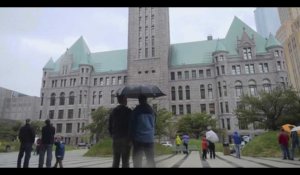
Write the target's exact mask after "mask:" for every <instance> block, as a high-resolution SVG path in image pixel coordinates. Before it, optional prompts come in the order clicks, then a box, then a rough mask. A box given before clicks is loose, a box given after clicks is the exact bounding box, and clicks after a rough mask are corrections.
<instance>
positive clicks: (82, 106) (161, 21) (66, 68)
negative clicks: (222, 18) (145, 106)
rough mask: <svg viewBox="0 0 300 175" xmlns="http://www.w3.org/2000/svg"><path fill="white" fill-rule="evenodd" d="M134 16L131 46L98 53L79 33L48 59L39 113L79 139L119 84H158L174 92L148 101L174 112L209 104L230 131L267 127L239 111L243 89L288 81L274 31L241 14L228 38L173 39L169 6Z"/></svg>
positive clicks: (133, 11)
mask: <svg viewBox="0 0 300 175" xmlns="http://www.w3.org/2000/svg"><path fill="white" fill-rule="evenodd" d="M128 23H129V25H128V27H129V30H128V49H127V50H114V51H107V52H96V53H91V52H90V50H89V48H88V46H87V44H86V43H85V41H84V39H83V37H80V38H79V39H78V40H77V41H76V42H75V43H74V44H73V45H72V46H71V47H70V48H69V49H67V50H66V52H65V53H64V54H63V55H62V56H61V57H60V58H59V59H57V60H56V61H55V62H54V61H53V60H52V59H50V60H49V62H48V63H47V64H46V65H45V67H44V69H43V71H44V73H43V78H42V88H41V113H40V117H41V118H43V119H44V118H51V119H52V121H53V123H54V126H55V127H56V130H57V133H58V134H61V135H63V136H65V141H66V142H67V143H75V144H76V143H78V142H80V141H81V138H82V136H84V134H85V133H84V131H82V130H81V127H83V126H85V125H87V124H88V123H90V122H92V121H91V111H94V110H95V109H97V108H98V107H99V106H104V107H107V108H112V107H115V106H116V105H117V100H116V98H115V92H116V90H117V89H119V88H120V87H122V86H124V85H128V84H155V85H157V86H159V87H160V89H161V90H162V91H163V92H164V93H165V94H167V96H164V97H160V98H156V99H151V100H149V101H151V102H150V103H151V104H152V105H153V107H154V108H167V109H168V110H170V111H172V112H173V114H174V120H176V119H177V118H179V117H180V115H183V114H187V113H195V112H206V113H209V114H212V116H213V117H215V118H216V119H217V121H218V127H220V128H224V129H226V130H227V131H228V133H229V134H230V133H232V132H233V131H234V130H240V132H241V134H258V133H260V132H263V130H262V129H261V128H260V125H259V124H255V125H250V124H248V123H247V122H246V121H238V120H237V118H236V116H235V115H234V113H233V112H234V110H235V109H236V107H237V106H238V105H239V100H240V96H241V94H243V93H248V94H251V95H257V94H258V92H259V91H262V90H264V91H270V90H271V89H272V88H274V87H275V86H278V85H282V84H284V85H286V84H287V83H288V81H287V73H286V70H285V69H286V68H285V61H284V55H283V48H282V46H281V44H280V43H279V42H278V41H277V40H276V38H275V37H274V36H273V35H270V36H269V38H268V39H265V38H264V37H262V36H260V35H259V34H258V33H257V32H255V31H254V30H253V29H251V28H250V27H249V26H248V25H247V24H245V23H244V22H242V21H241V20H240V19H239V18H237V17H234V19H233V22H232V24H231V26H230V28H229V30H228V32H227V35H226V36H225V38H222V39H213V37H212V36H209V37H208V38H207V40H204V41H196V42H188V43H178V44H170V29H169V11H168V8H150V7H149V8H130V9H129V22H128ZM124 27H126V26H124ZM173 30H176V29H173ZM136 103H137V102H136V100H131V101H129V106H131V107H134V105H135V104H136Z"/></svg>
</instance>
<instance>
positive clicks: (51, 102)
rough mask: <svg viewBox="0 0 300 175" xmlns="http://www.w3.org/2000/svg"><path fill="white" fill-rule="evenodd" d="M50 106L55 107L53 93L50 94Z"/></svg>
mask: <svg viewBox="0 0 300 175" xmlns="http://www.w3.org/2000/svg"><path fill="white" fill-rule="evenodd" d="M50 106H55V93H52V94H51V98H50Z"/></svg>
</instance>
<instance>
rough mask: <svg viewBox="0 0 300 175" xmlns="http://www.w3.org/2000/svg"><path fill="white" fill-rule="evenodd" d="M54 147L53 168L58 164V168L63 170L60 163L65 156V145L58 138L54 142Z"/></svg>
mask: <svg viewBox="0 0 300 175" xmlns="http://www.w3.org/2000/svg"><path fill="white" fill-rule="evenodd" d="M54 145H55V147H56V148H55V158H56V162H55V165H54V168H57V164H59V167H60V168H63V164H62V161H63V159H64V156H65V144H64V143H63V142H62V140H61V137H60V136H58V137H57V138H56V140H55V142H54Z"/></svg>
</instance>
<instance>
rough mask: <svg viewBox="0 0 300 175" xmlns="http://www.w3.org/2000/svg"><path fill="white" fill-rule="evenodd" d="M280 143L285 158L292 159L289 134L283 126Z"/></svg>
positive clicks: (279, 137)
mask: <svg viewBox="0 0 300 175" xmlns="http://www.w3.org/2000/svg"><path fill="white" fill-rule="evenodd" d="M278 143H279V145H280V148H281V151H282V156H283V159H290V153H289V135H288V134H287V133H286V132H285V131H284V129H283V128H281V130H280V133H279V135H278Z"/></svg>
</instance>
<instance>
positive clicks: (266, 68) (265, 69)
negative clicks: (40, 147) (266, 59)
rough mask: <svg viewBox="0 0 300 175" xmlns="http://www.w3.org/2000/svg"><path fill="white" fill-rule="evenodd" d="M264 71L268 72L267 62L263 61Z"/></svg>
mask: <svg viewBox="0 0 300 175" xmlns="http://www.w3.org/2000/svg"><path fill="white" fill-rule="evenodd" d="M264 72H265V73H266V72H269V67H268V63H264Z"/></svg>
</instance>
